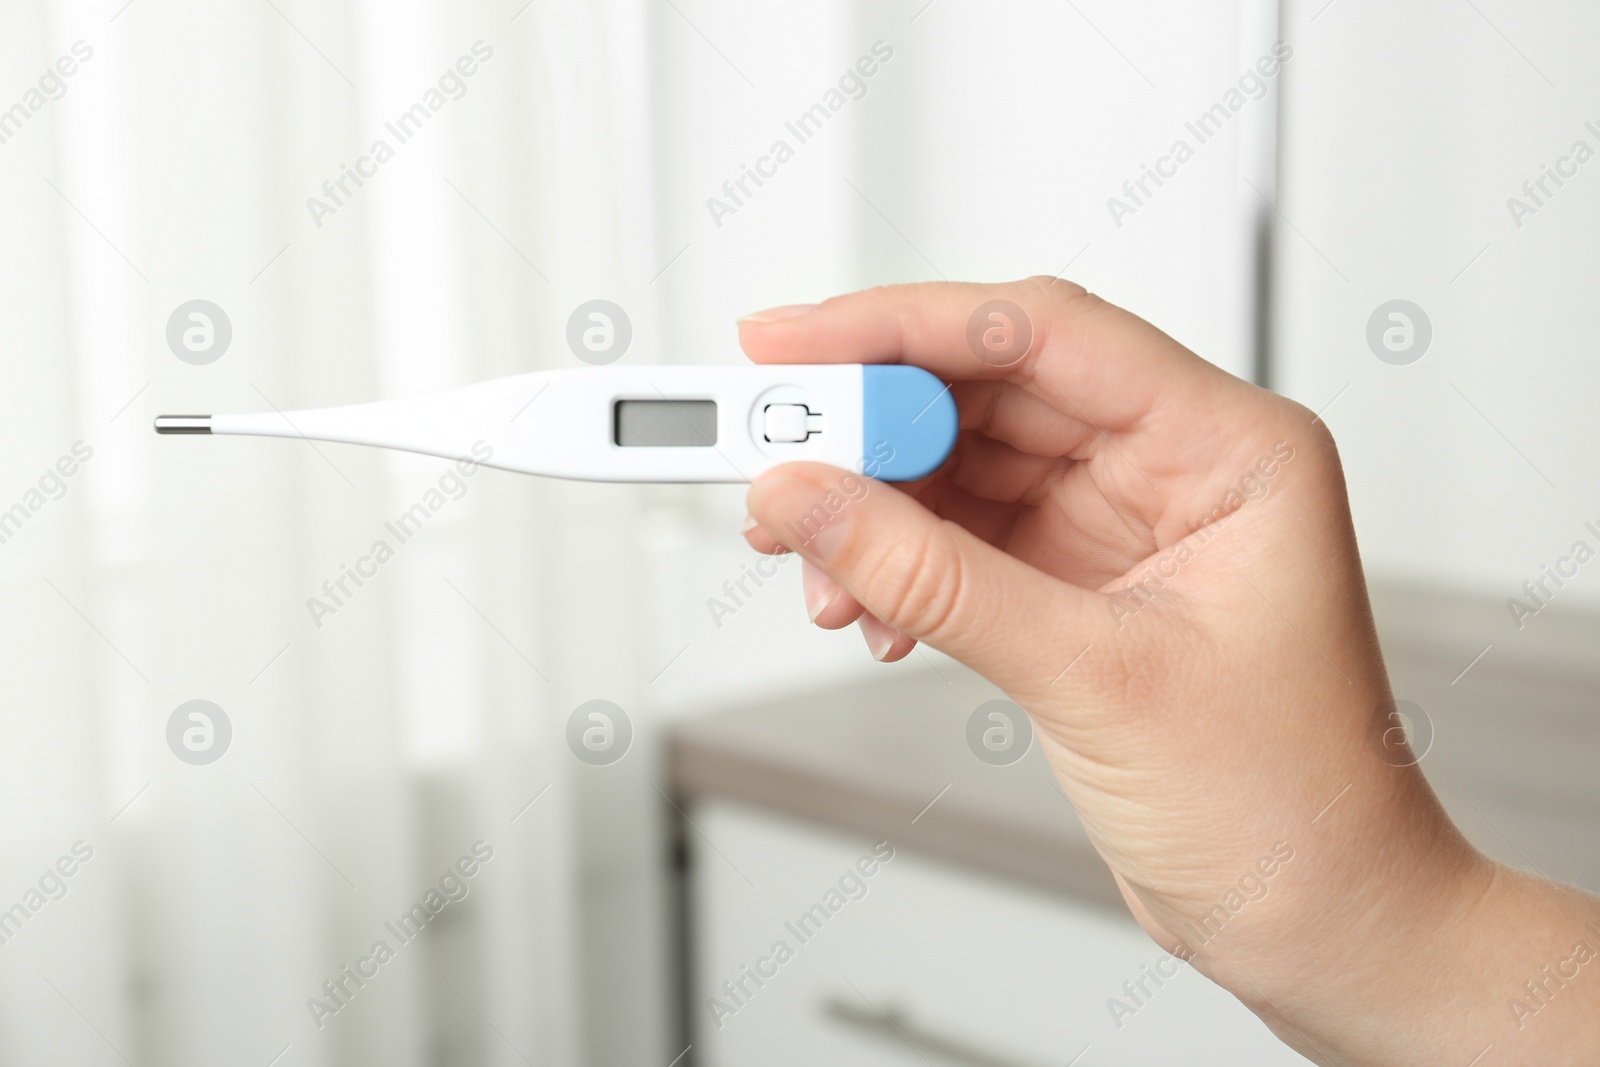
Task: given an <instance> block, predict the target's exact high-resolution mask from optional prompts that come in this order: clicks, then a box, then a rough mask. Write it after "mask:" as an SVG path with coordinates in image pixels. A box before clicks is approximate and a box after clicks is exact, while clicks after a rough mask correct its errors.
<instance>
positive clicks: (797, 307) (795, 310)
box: [739, 304, 817, 326]
mask: <svg viewBox="0 0 1600 1067" xmlns="http://www.w3.org/2000/svg"><path fill="white" fill-rule="evenodd" d="M816 306H817V305H815V304H784V305H783V306H782V307H775V308H767V310H765V311H757V312H753V313H752V314H749V315H746V316H744V317H743V318H741V319H740V320H739V321H740V322H754V323H756V324H758V325H761V326H767V325H770V324H771V323H774V322H783V321H784V320H786V319H798V318H799V317H800V316H801V315H804V314H805V313H806V312H808V311H810V310H811V309H812V308H814V307H816Z"/></svg>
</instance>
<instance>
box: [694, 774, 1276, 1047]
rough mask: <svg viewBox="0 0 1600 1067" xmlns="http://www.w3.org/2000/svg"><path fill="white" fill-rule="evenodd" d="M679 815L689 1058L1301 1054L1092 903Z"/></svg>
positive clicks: (864, 847) (853, 840)
mask: <svg viewBox="0 0 1600 1067" xmlns="http://www.w3.org/2000/svg"><path fill="white" fill-rule="evenodd" d="M690 817H691V818H692V819H693V821H694V825H695V826H696V827H698V828H699V831H700V832H701V833H703V834H704V840H701V841H698V842H697V843H698V844H699V845H700V846H701V847H699V848H698V849H697V851H696V859H695V869H694V875H693V879H692V885H693V894H694V905H693V929H694V930H695V939H694V961H695V962H694V986H695V990H694V999H693V1003H692V1005H691V1007H690V1011H691V1013H692V1015H693V1023H694V1026H695V1033H696V1037H695V1049H694V1053H695V1055H696V1059H695V1063H697V1064H699V1065H702V1067H735V1065H743V1064H762V1065H765V1067H789V1065H793V1067H801V1065H805V1067H813V1065H816V1064H830V1065H834V1067H900V1065H905V1067H927V1065H928V1064H933V1065H935V1067H1051V1065H1054V1067H1061V1065H1064V1064H1072V1065H1073V1067H1109V1065H1117V1067H1146V1065H1148V1067H1158V1065H1159V1067H1171V1065H1173V1064H1187V1065H1194V1067H1209V1065H1215V1067H1233V1065H1236V1064H1240V1063H1249V1064H1252V1065H1257V1067H1276V1065H1280V1064H1282V1065H1288V1064H1297V1063H1305V1062H1306V1061H1305V1060H1303V1059H1302V1058H1301V1057H1299V1056H1298V1055H1296V1054H1295V1053H1293V1052H1291V1051H1290V1050H1288V1049H1287V1048H1285V1047H1284V1046H1282V1045H1281V1044H1279V1042H1278V1041H1277V1039H1276V1038H1274V1037H1273V1036H1272V1034H1271V1033H1270V1032H1269V1031H1268V1030H1267V1029H1266V1027H1265V1026H1264V1025H1263V1024H1262V1023H1261V1022H1260V1021H1259V1020H1257V1019H1256V1018H1255V1016H1253V1015H1252V1014H1251V1013H1250V1012H1249V1011H1248V1010H1247V1009H1245V1008H1244V1007H1243V1006H1242V1005H1240V1004H1239V1003H1238V1002H1237V1001H1235V1000H1234V999H1233V998H1232V997H1231V996H1229V995H1228V994H1227V993H1225V992H1223V991H1222V990H1221V989H1219V988H1218V987H1216V986H1214V985H1212V984H1211V983H1210V982H1209V981H1207V980H1206V979H1205V978H1204V977H1202V976H1201V975H1199V974H1197V973H1194V972H1193V971H1191V970H1190V969H1189V968H1188V967H1187V966H1185V965H1183V964H1181V963H1178V962H1177V961H1175V960H1172V959H1171V957H1168V956H1166V955H1165V954H1164V953H1163V952H1162V951H1161V950H1160V949H1159V948H1158V947H1157V946H1156V945H1155V944H1154V943H1153V942H1151V941H1150V939H1149V938H1148V937H1146V936H1145V934H1144V933H1143V931H1141V930H1139V928H1138V927H1137V926H1135V925H1134V923H1133V922H1132V921H1131V920H1130V919H1128V918H1126V917H1125V916H1123V917H1118V916H1116V915H1115V914H1114V913H1113V912H1111V911H1110V910H1109V909H1104V908H1101V907H1099V906H1097V905H1094V904H1084V903H1078V902H1074V901H1073V900H1072V899H1071V898H1070V897H1066V896H1060V895H1056V894H1051V893H1046V892H1041V891H1037V890H1033V889H1030V888H1027V887H1024V886H1022V885H1020V884H1015V883H1007V882H1004V881H1001V880H998V879H992V878H987V877H984V876H982V875H978V874H974V873H971V872H968V871H965V870H962V869H960V868H958V867H956V866H953V865H948V864H945V863H941V862H938V861H930V860H928V859H926V858H925V857H923V856H922V855H921V854H919V853H917V852H913V851H910V850H907V849H906V848H904V847H901V848H900V849H898V850H897V851H896V852H895V854H894V856H893V858H892V859H891V860H889V861H888V862H880V861H878V858H877V857H876V856H874V854H873V844H874V842H873V841H872V840H871V839H869V838H866V837H852V836H851V835H848V834H843V833H838V832H834V831H829V830H822V829H819V828H817V827H814V826H809V825H806V824H803V823H798V822H795V821H792V820H789V819H785V818H783V817H781V816H777V815H774V814H771V813H769V812H765V811H761V810H759V809H755V808H751V807H747V806H742V805H739V804H736V803H729V802H726V801H717V800H710V801H706V802H704V803H702V804H699V805H697V806H696V807H695V808H694V809H693V810H692V811H691V812H690ZM691 832H692V831H691ZM706 842H712V843H714V845H715V848H707V847H704V846H705V844H706ZM864 857H865V858H867V859H868V860H869V862H868V863H867V864H866V866H868V867H872V868H875V869H874V870H873V873H872V874H871V876H870V877H865V878H863V877H860V876H859V873H856V876H855V877H851V874H852V872H859V870H860V869H861V868H858V867H857V866H856V864H857V863H858V862H859V861H861V860H862V859H863V858H864ZM841 880H843V883H844V884H843V885H842V886H841ZM830 894H832V895H830ZM830 903H831V904H833V905H834V906H836V907H837V910H836V911H831V912H830V911H829V910H828V905H829V904H830ZM824 915H825V916H826V917H825V918H824V917H823V916H824ZM780 944H782V945H784V946H786V947H787V948H788V949H790V950H792V955H789V954H786V953H783V952H779V951H776V949H777V946H778V945H780ZM762 974H765V975H766V977H762ZM1152 975H1157V976H1158V977H1156V978H1153V977H1151V976H1152ZM1161 975H1165V977H1159V976H1161ZM757 979H759V980H760V984H757ZM1158 981H1159V984H1158ZM1125 982H1126V983H1129V984H1130V987H1131V989H1132V992H1131V993H1130V992H1129V990H1128V989H1125V988H1124V983H1125ZM1141 984H1142V985H1143V987H1144V990H1143V991H1142V992H1141V991H1140V990H1139V988H1138V986H1139V985H1141ZM741 987H742V988H741ZM1114 1003H1120V1004H1121V1005H1123V1008H1121V1009H1119V1010H1117V1011H1115V1012H1114V1011H1113V1010H1112V1005H1113V1004H1114Z"/></svg>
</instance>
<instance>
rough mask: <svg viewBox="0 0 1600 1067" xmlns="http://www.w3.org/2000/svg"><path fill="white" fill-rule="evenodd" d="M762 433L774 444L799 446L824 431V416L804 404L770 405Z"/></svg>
mask: <svg viewBox="0 0 1600 1067" xmlns="http://www.w3.org/2000/svg"><path fill="white" fill-rule="evenodd" d="M762 431H763V436H765V437H766V439H767V440H768V441H771V442H773V443H774V444H798V443H800V442H802V441H805V440H806V439H807V438H809V437H810V436H811V435H812V434H814V433H820V432H821V431H822V416H821V415H820V414H817V413H815V412H813V411H812V410H811V409H810V408H809V407H807V406H806V405H804V404H768V405H767V408H766V411H765V412H763V416H762Z"/></svg>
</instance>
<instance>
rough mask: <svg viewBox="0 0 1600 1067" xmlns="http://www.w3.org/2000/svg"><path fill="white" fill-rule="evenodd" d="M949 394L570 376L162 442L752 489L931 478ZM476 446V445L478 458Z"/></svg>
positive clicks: (772, 380)
mask: <svg viewBox="0 0 1600 1067" xmlns="http://www.w3.org/2000/svg"><path fill="white" fill-rule="evenodd" d="M956 428H957V423H956V405H955V400H954V399H952V397H951V395H950V387H949V386H947V385H945V384H944V383H943V382H941V381H940V380H939V379H938V378H935V377H934V376H933V375H932V374H929V373H928V372H927V371H925V370H922V369H921V368H919V367H906V366H899V365H876V364H868V365H862V364H854V363H852V364H832V365H786V366H731V367H706V366H679V365H664V364H663V365H654V366H628V367H616V366H610V367H575V368H571V369H566V370H553V371H536V372H534V373H531V374H519V375H516V376H514V377H510V378H497V379H494V380H492V381H487V382H479V383H478V384H476V385H468V386H463V387H462V388H459V389H452V390H449V391H448V392H443V393H436V394H434V395H431V396H421V397H414V398H411V399H406V400H381V401H376V402H373V403H368V404H353V405H350V406H348V407H334V408H317V409H314V410H308V411H288V412H284V411H271V412H261V413H255V414H248V415H161V416H158V417H157V418H156V432H157V433H164V434H167V433H177V434H198V433H204V434H246V435H250V436H257V437H299V438H306V439H310V440H316V441H336V442H341V443H344V444H353V445H376V446H378V447H380V448H399V449H404V450H406V451H408V452H421V453H423V454H424V455H429V456H441V457H444V458H446V459H462V458H469V457H478V456H480V455H481V453H482V452H483V451H484V449H483V447H482V446H483V445H488V446H489V451H490V453H491V454H490V458H488V459H476V458H475V459H474V461H475V462H482V463H483V464H484V465H485V466H489V467H499V468H501V469H502V470H509V471H520V472H522V473H524V474H542V475H546V476H548V477H553V478H575V479H580V480H584V481H597V482H747V481H751V480H752V479H754V478H755V477H756V476H757V475H759V474H761V473H762V472H763V471H765V470H767V469H768V468H770V467H774V466H777V465H778V464H780V463H790V462H793V461H795V460H814V461H816V462H819V463H828V464H832V465H833V466H836V467H843V468H845V469H848V470H852V471H857V472H859V473H863V474H866V475H867V476H868V477H872V478H879V479H883V480H885V481H892V482H905V481H912V480H914V479H917V478H921V477H924V476H926V475H928V474H931V473H933V471H934V470H936V469H937V468H938V467H939V465H940V464H941V463H943V462H944V460H945V458H946V457H947V456H948V455H949V454H950V450H951V448H952V447H953V446H954V445H955V440H956ZM474 445H477V446H478V447H477V448H476V449H475V448H474Z"/></svg>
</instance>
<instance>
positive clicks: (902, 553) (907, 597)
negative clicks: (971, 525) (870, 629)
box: [868, 526, 965, 639]
mask: <svg viewBox="0 0 1600 1067" xmlns="http://www.w3.org/2000/svg"><path fill="white" fill-rule="evenodd" d="M869 566H870V570H869V574H868V586H869V588H872V589H874V590H877V591H878V596H879V598H880V603H878V604H877V605H876V607H877V608H878V610H880V611H882V612H883V613H884V616H885V621H887V622H889V623H890V624H891V625H892V626H894V627H895V628H896V629H899V630H901V631H903V632H905V633H907V634H910V635H912V636H917V637H926V638H933V639H937V637H938V635H940V634H943V633H947V632H949V630H950V628H951V627H953V626H955V625H957V623H958V620H959V617H960V606H961V604H962V589H963V587H964V586H965V581H964V573H965V565H964V562H963V560H962V558H961V552H960V549H959V548H958V547H957V546H956V544H955V541H954V539H953V538H951V537H950V535H949V533H948V531H946V530H944V529H942V528H941V527H939V526H935V527H933V528H932V529H929V530H926V531H923V532H922V533H921V534H919V535H918V536H916V537H911V538H903V539H899V540H896V541H894V542H891V543H890V544H889V545H887V546H886V547H885V549H884V551H883V552H882V553H881V554H879V555H878V556H877V558H876V559H874V560H873V561H871V563H870V565H869Z"/></svg>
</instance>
